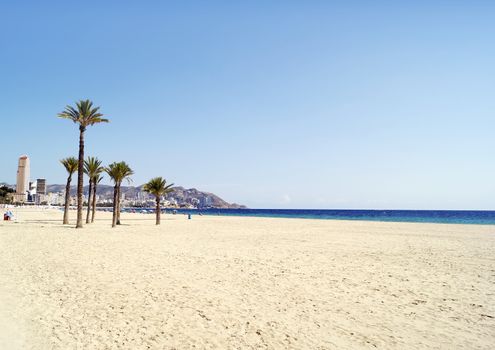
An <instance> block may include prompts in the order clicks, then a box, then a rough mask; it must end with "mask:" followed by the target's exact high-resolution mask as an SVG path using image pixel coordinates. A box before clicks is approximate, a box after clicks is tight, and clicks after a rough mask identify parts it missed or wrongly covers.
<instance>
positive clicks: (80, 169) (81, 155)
mask: <svg viewBox="0 0 495 350" xmlns="http://www.w3.org/2000/svg"><path fill="white" fill-rule="evenodd" d="M85 130H86V128H85V127H84V126H82V125H81V126H80V127H79V165H78V168H77V224H76V228H82V227H83V221H82V211H83V187H84V183H83V181H84V131H85Z"/></svg>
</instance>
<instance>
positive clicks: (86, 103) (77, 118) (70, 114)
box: [58, 100, 108, 228]
mask: <svg viewBox="0 0 495 350" xmlns="http://www.w3.org/2000/svg"><path fill="white" fill-rule="evenodd" d="M99 109H100V107H93V102H91V101H90V100H80V101H79V102H76V108H74V107H72V106H66V107H65V110H64V111H63V112H61V113H59V114H58V117H59V118H63V119H69V120H72V121H73V122H74V123H76V124H79V161H78V168H77V224H76V228H82V227H83V222H82V208H83V199H82V196H83V181H84V180H83V177H84V132H85V131H86V128H87V127H88V126H91V125H95V124H99V123H108V119H105V118H102V117H103V114H101V113H99V112H98V110H99Z"/></svg>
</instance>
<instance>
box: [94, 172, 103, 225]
mask: <svg viewBox="0 0 495 350" xmlns="http://www.w3.org/2000/svg"><path fill="white" fill-rule="evenodd" d="M103 171H105V168H104V167H101V172H100V173H98V174H97V175H96V176H95V177H94V178H93V204H92V207H93V212H92V213H91V222H94V221H95V211H96V187H97V186H98V184H99V183H100V182H101V180H103V175H102V174H101V173H102V172H103Z"/></svg>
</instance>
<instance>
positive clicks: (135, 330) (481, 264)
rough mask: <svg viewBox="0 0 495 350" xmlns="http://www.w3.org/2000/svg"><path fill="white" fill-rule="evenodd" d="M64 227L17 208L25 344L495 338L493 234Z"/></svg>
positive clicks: (442, 342) (442, 229)
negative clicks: (33, 342) (29, 341)
mask: <svg viewBox="0 0 495 350" xmlns="http://www.w3.org/2000/svg"><path fill="white" fill-rule="evenodd" d="M74 216H75V215H74V212H71V217H72V218H74ZM60 219H61V212H59V211H52V210H48V211H42V210H38V211H32V212H28V211H26V212H24V213H23V212H22V210H18V222H10V223H4V222H2V224H0V230H1V231H0V243H1V244H0V250H2V251H1V253H2V255H3V256H4V257H5V258H4V259H3V264H2V266H1V267H0V272H2V273H0V276H1V278H2V281H0V282H1V284H2V285H10V286H15V287H16V288H17V290H16V291H15V293H18V295H19V296H20V298H19V299H17V301H18V304H19V307H18V308H17V310H16V312H17V316H18V317H21V318H24V319H25V321H26V324H29V326H30V327H29V331H27V332H28V333H27V339H29V340H32V339H38V340H39V339H43V340H45V341H46V342H47V345H48V346H49V347H50V348H54V349H58V348H60V349H63V348H70V347H76V346H82V347H105V346H107V347H110V348H118V347H123V348H141V347H146V346H150V347H151V348H160V347H170V348H173V347H177V348H191V347H193V346H195V347H200V348H229V347H230V348H232V347H241V348H257V347H268V348H293V349H296V348H315V347H320V348H357V349H359V348H370V347H373V346H376V347H378V348H401V349H418V348H420V349H421V348H423V349H427V348H455V347H466V348H472V349H489V348H490V346H491V345H492V344H493V342H494V341H495V333H494V332H493V326H494V325H495V319H493V318H490V317H489V316H495V306H494V305H495V303H494V300H495V275H494V274H493V273H494V266H495V259H494V258H493V251H494V248H495V226H488V225H459V224H456V225H452V224H425V223H391V222H376V221H345V220H307V219H306V220H301V219H291V220H287V219H282V218H259V217H226V216H218V217H215V216H197V215H194V216H193V218H192V220H187V218H186V217H185V216H184V215H175V216H173V215H168V214H167V215H164V216H163V218H162V220H163V221H162V225H161V226H160V227H157V226H155V225H154V220H153V216H152V215H144V214H127V213H125V214H122V223H123V225H122V226H121V227H118V228H116V229H114V230H112V229H111V228H110V225H109V224H110V221H109V214H108V213H102V212H99V213H97V221H96V222H95V223H94V224H93V225H87V226H86V227H85V229H84V230H75V229H74V228H73V227H72V226H70V227H68V226H62V225H61V224H60ZM4 254H5V255H4ZM7 257H8V258H7ZM6 293H11V294H10V295H11V296H12V297H14V296H15V294H13V293H14V291H12V290H10V291H6ZM38 318H39V319H38ZM29 348H32V349H38V348H39V349H41V348H42V347H41V346H39V347H37V346H36V344H30V347H29Z"/></svg>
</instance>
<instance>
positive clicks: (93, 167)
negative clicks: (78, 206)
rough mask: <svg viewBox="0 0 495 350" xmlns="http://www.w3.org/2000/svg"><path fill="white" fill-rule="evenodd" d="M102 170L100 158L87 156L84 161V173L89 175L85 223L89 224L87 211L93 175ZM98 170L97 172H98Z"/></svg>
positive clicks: (89, 208) (89, 206) (89, 205)
mask: <svg viewBox="0 0 495 350" xmlns="http://www.w3.org/2000/svg"><path fill="white" fill-rule="evenodd" d="M102 171H103V167H102V166H101V160H99V159H98V158H96V157H88V158H87V159H86V160H85V161H84V173H85V174H86V175H88V177H89V191H88V211H87V212H86V223H87V224H89V213H90V212H91V204H92V201H91V198H92V197H93V186H94V179H95V177H96V176H97V175H98V174H99V173H101V172H102ZM98 172H99V173H98Z"/></svg>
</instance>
